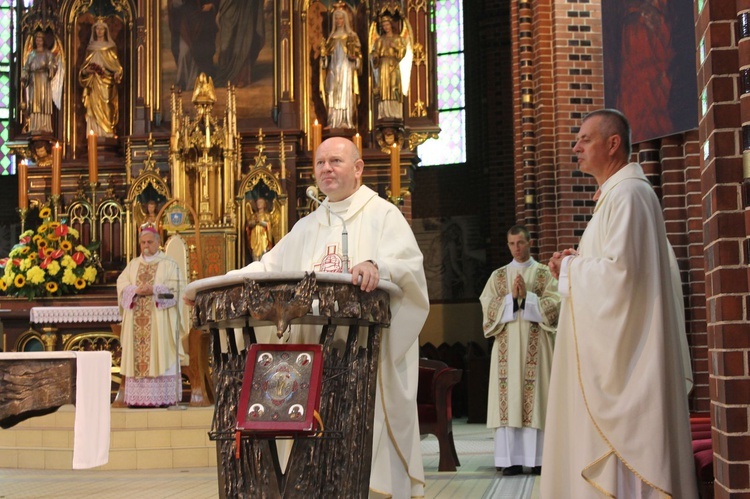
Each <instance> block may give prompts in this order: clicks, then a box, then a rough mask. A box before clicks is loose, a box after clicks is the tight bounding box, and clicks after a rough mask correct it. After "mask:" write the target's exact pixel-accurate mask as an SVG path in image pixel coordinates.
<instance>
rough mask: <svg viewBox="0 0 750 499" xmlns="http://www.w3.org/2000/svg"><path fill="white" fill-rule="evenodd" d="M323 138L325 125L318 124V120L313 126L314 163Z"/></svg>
mask: <svg viewBox="0 0 750 499" xmlns="http://www.w3.org/2000/svg"><path fill="white" fill-rule="evenodd" d="M322 138H323V125H321V124H320V123H318V120H315V123H313V126H312V155H313V161H314V160H315V152H316V151H317V150H318V146H319V145H320V141H321V139H322Z"/></svg>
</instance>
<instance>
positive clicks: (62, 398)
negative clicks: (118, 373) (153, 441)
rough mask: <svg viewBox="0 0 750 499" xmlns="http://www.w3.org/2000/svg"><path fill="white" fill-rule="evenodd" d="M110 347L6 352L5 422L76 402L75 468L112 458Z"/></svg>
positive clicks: (1, 377) (1, 402)
mask: <svg viewBox="0 0 750 499" xmlns="http://www.w3.org/2000/svg"><path fill="white" fill-rule="evenodd" d="M111 363H112V359H111V354H110V353H109V352H43V353H41V352H10V353H0V427H2V428H10V427H12V426H14V425H16V424H17V423H19V422H21V421H23V420H25V419H28V418H31V417H34V416H40V415H43V414H49V413H51V412H54V411H56V410H57V409H59V408H60V407H61V406H63V405H65V404H75V405H76V411H75V430H74V443H73V462H72V467H73V469H86V468H93V467H96V466H102V465H104V464H107V461H108V459H109V431H110V410H109V389H110V386H109V372H110V365H111Z"/></svg>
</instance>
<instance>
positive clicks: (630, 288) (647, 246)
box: [541, 163, 697, 499]
mask: <svg viewBox="0 0 750 499" xmlns="http://www.w3.org/2000/svg"><path fill="white" fill-rule="evenodd" d="M578 250H579V255H578V256H576V257H573V258H571V259H569V260H568V264H567V272H568V275H567V282H568V284H567V286H566V285H565V275H564V272H563V273H561V276H560V292H561V294H562V295H563V301H562V307H561V311H560V321H559V326H558V331H557V339H556V343H555V356H554V360H553V364H552V376H551V384H550V391H549V405H548V412H547V420H546V433H545V442H544V443H545V447H544V458H543V469H544V471H543V473H542V486H541V495H542V497H543V498H545V499H553V498H554V499H565V498H570V499H586V498H599V497H623V498H625V499H629V498H630V497H646V496H649V497H650V496H653V495H656V496H657V497H672V498H675V499H678V498H679V499H693V498H695V497H697V493H696V481H695V472H694V465H693V454H692V449H691V436H690V427H689V420H688V417H689V415H688V403H687V396H686V393H685V374H684V371H683V359H682V355H681V352H682V346H681V342H682V341H683V339H681V338H680V337H679V335H680V325H679V318H678V315H679V314H678V307H677V304H676V303H675V294H674V290H673V289H672V286H673V284H672V277H671V274H670V259H669V248H668V243H667V235H666V232H665V226H664V219H663V217H662V211H661V206H660V204H659V200H658V199H657V197H656V195H655V194H654V191H653V189H652V187H651V185H650V184H649V182H648V180H647V179H646V177H645V176H644V174H643V171H642V169H641V167H640V165H638V164H636V163H631V164H629V165H627V166H625V167H623V168H622V169H621V170H620V171H618V172H617V173H615V174H614V175H613V176H612V177H610V178H609V179H608V180H607V181H606V182H605V183H604V184H603V185H602V186H601V197H600V198H599V200H598V202H597V205H596V208H595V210H594V215H593V218H592V219H591V221H590V222H589V224H588V226H587V228H586V231H585V232H584V234H583V237H582V238H581V241H580V246H579V248H578ZM564 270H565V269H564ZM566 295H567V296H566ZM618 491H619V494H620V495H619V496H618ZM624 491H629V492H624Z"/></svg>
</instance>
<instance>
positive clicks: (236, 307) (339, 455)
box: [186, 272, 401, 497]
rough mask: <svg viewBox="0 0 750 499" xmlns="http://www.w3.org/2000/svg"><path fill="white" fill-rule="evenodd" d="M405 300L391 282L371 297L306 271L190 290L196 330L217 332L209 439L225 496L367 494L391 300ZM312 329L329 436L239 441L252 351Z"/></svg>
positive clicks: (204, 283)
mask: <svg viewBox="0 0 750 499" xmlns="http://www.w3.org/2000/svg"><path fill="white" fill-rule="evenodd" d="M400 294H401V290H400V289H399V288H398V287H397V286H396V285H394V284H392V283H390V282H387V281H381V282H380V284H379V286H378V288H377V289H376V290H374V291H373V292H371V293H364V292H362V291H361V290H360V289H359V288H357V287H356V286H353V285H352V284H351V275H349V274H325V273H322V274H307V273H303V272H279V273H245V274H235V275H231V276H221V277H214V278H208V279H202V280H199V281H196V282H193V283H191V284H190V285H189V286H188V287H187V289H186V296H187V297H188V298H194V299H195V307H194V315H193V320H194V326H195V327H200V328H203V329H205V330H208V331H209V332H210V334H211V342H212V352H213V365H214V371H213V375H214V385H215V387H216V393H217V400H216V407H215V413H214V419H213V423H212V427H211V434H210V435H211V438H212V439H213V440H215V441H216V442H217V446H216V448H217V471H218V475H219V476H218V479H219V492H220V494H221V496H222V497H266V496H271V497H308V496H312V497H366V496H367V494H368V486H369V479H370V465H371V458H372V430H373V418H374V409H375V399H376V397H375V387H376V379H377V372H378V356H379V351H380V341H381V328H382V327H387V326H388V325H389V324H390V319H391V311H390V305H389V303H390V296H400ZM264 326H270V328H268V327H264ZM287 326H292V327H291V329H288V328H287ZM314 331H317V332H318V333H319V334H318V336H317V339H318V342H319V344H320V345H321V346H322V351H323V382H322V388H321V397H320V418H321V421H322V423H323V426H324V429H322V430H321V431H320V432H318V433H317V434H316V435H313V436H300V435H294V434H290V435H287V436H286V437H284V438H285V439H286V441H287V442H289V445H288V446H285V445H283V444H282V445H279V444H278V440H279V439H274V438H269V437H268V436H264V435H259V434H256V435H253V434H249V435H248V434H243V435H238V433H237V432H236V430H237V420H238V416H237V409H238V403H239V399H240V394H241V390H242V385H243V379H242V373H243V372H244V371H245V362H246V358H247V348H248V347H249V346H250V345H252V344H255V343H266V342H268V343H283V342H288V343H299V342H300V339H301V338H302V337H301V336H300V335H302V334H304V335H305V339H307V338H309V337H310V336H309V335H310V333H311V332H314Z"/></svg>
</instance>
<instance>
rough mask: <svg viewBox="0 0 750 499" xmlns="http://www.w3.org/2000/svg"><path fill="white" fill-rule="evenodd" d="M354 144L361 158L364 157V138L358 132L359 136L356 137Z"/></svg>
mask: <svg viewBox="0 0 750 499" xmlns="http://www.w3.org/2000/svg"><path fill="white" fill-rule="evenodd" d="M354 144H355V145H356V146H357V149H358V150H359V157H360V158H361V157H362V136H361V135H360V134H359V132H357V134H356V135H355V136H354Z"/></svg>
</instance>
